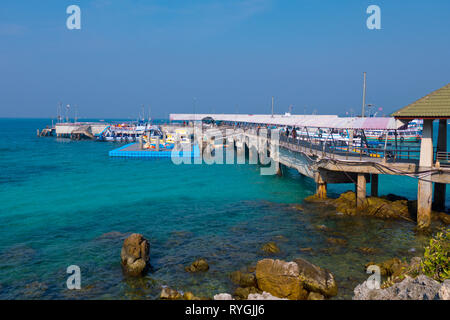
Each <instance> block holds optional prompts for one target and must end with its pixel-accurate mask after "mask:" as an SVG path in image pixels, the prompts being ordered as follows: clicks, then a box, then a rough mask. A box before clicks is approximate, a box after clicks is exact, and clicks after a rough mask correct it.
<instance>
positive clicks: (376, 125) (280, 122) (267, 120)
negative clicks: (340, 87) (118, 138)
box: [170, 114, 406, 130]
mask: <svg viewBox="0 0 450 320" xmlns="http://www.w3.org/2000/svg"><path fill="white" fill-rule="evenodd" d="M203 119H214V120H215V121H226V122H240V123H251V124H265V125H266V124H267V125H276V126H291V127H294V126H295V127H311V128H334V129H362V130H397V129H402V127H405V125H406V123H405V122H403V121H401V120H397V119H395V118H388V117H384V118H382V117H377V118H358V117H338V116H336V115H290V116H285V115H273V116H272V115H251V114H249V115H245V114H170V120H172V121H201V120H203Z"/></svg>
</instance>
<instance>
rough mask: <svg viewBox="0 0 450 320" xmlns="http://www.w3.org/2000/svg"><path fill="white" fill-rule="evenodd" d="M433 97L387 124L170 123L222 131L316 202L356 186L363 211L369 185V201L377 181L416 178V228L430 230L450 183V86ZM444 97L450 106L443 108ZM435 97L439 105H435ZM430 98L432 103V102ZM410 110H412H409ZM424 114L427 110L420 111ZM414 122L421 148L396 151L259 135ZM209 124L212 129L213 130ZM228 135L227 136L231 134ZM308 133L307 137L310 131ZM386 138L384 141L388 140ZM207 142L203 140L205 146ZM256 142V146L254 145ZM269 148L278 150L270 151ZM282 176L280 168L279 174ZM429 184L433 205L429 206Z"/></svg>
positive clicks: (264, 119) (259, 118)
mask: <svg viewBox="0 0 450 320" xmlns="http://www.w3.org/2000/svg"><path fill="white" fill-rule="evenodd" d="M440 90H441V91H439V90H438V91H437V92H434V93H432V94H431V95H430V96H431V97H432V99H427V98H422V99H421V100H419V101H418V102H416V103H415V104H412V105H413V106H417V104H419V105H422V110H421V109H420V108H419V109H418V108H411V107H410V106H411V105H410V106H407V107H406V108H404V109H405V110H404V109H402V110H399V111H398V112H396V113H394V114H393V115H394V116H393V117H387V118H339V117H337V116H317V115H313V116H306V115H296V116H289V115H237V114H171V115H170V120H171V121H183V122H187V123H188V124H189V123H190V124H192V125H193V124H194V123H198V122H200V123H205V122H207V123H209V128H214V129H216V130H221V132H222V136H223V137H224V139H227V137H231V136H232V137H233V138H232V139H231V141H227V142H226V143H227V144H228V145H232V146H233V147H236V146H238V144H239V143H242V145H243V146H244V147H245V152H246V153H247V154H249V153H250V152H251V149H252V148H255V147H256V152H258V153H260V152H263V150H275V149H274V147H277V148H278V149H279V151H278V152H270V151H269V152H268V156H269V157H270V158H271V159H272V160H274V161H275V162H276V165H277V166H287V167H290V168H294V169H296V170H297V171H298V172H299V173H301V174H302V175H305V176H308V177H310V178H312V179H314V181H315V182H316V185H317V191H316V194H317V196H318V197H319V198H326V194H327V184H329V183H354V184H355V190H356V198H357V199H356V203H357V206H362V204H363V203H364V201H365V199H366V196H367V187H366V185H367V183H368V182H371V195H372V196H377V195H378V192H379V189H380V186H379V185H378V181H379V179H378V175H380V174H388V175H404V176H409V177H413V178H416V179H417V181H418V193H417V198H418V216H417V224H418V227H419V228H428V227H429V226H430V223H431V209H432V205H434V206H435V207H436V208H439V209H441V210H442V209H444V207H445V191H446V185H447V184H448V183H450V161H448V160H449V159H450V157H449V153H448V152H447V150H446V146H447V130H446V129H447V119H449V118H450V85H447V86H446V87H444V88H442V89H440ZM442 96H444V97H448V100H446V101H444V102H442ZM439 97H440V98H441V99H439ZM433 98H434V99H433ZM411 109H412V110H411ZM423 109H425V110H423ZM427 110H431V111H432V112H431V113H430V112H428V113H427ZM412 119H424V129H423V137H422V140H421V144H420V147H417V148H416V149H413V148H412V149H411V148H410V147H408V149H407V150H405V148H404V147H402V146H398V145H397V143H396V144H395V145H394V146H391V147H387V143H386V144H385V145H384V148H379V147H371V146H369V145H362V144H361V145H360V146H352V145H351V143H349V145H348V146H347V147H346V148H338V147H336V143H335V142H333V141H326V140H325V141H324V140H323V139H316V138H314V137H312V136H310V135H307V136H306V137H302V139H299V138H298V137H292V136H286V135H280V137H279V139H278V140H276V141H275V140H274V139H272V138H271V137H269V136H265V137H264V136H262V137H261V135H260V134H259V132H260V130H261V129H266V128H278V129H279V128H291V130H292V129H293V128H295V129H301V130H304V131H305V132H306V133H308V132H310V131H311V129H313V128H315V129H318V128H321V129H328V130H330V131H333V130H344V129H345V130H349V131H350V132H352V135H353V132H360V133H361V134H362V135H364V131H365V130H383V131H385V132H388V131H394V132H395V133H396V134H395V136H397V130H399V129H401V128H403V127H404V126H405V124H407V123H408V121H410V120H412ZM435 119H438V120H439V121H440V124H439V135H438V148H437V150H435V149H434V148H433V139H432V137H433V127H432V124H433V120H435ZM211 123H212V125H211ZM230 130H231V131H230ZM308 130H309V131H308ZM386 136H387V135H386ZM205 138H206V139H208V137H201V140H202V141H204V140H205ZM255 141H256V143H255ZM273 144H276V146H274V145H273ZM402 148H403V149H402ZM279 171H280V172H281V167H280V168H279ZM433 184H434V186H435V188H434V203H433V201H432V200H433V198H432V195H433Z"/></svg>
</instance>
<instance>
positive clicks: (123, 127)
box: [97, 123, 148, 142]
mask: <svg viewBox="0 0 450 320" xmlns="http://www.w3.org/2000/svg"><path fill="white" fill-rule="evenodd" d="M146 130H148V124H143V123H137V124H127V123H121V124H116V125H110V126H107V127H106V128H105V129H104V130H103V131H102V132H101V133H100V134H98V136H97V140H98V141H111V142H134V141H137V139H138V138H139V137H140V136H142V135H143V134H144V133H145V131H146Z"/></svg>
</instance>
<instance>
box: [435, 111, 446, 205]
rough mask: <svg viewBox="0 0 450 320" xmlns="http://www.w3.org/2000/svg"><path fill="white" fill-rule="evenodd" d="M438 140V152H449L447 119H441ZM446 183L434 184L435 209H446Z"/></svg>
mask: <svg viewBox="0 0 450 320" xmlns="http://www.w3.org/2000/svg"><path fill="white" fill-rule="evenodd" d="M438 130H439V131H438V142H437V152H447V120H446V119H441V120H439V129H438ZM446 188H447V187H446V184H445V183H435V184H434V201H433V207H434V209H435V210H439V211H441V210H442V211H444V210H445V192H446Z"/></svg>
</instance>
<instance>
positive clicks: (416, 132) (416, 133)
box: [365, 120, 423, 143]
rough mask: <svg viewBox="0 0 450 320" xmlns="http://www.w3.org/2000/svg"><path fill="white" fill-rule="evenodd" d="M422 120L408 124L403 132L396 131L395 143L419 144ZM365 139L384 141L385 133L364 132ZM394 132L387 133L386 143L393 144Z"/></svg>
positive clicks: (381, 131)
mask: <svg viewBox="0 0 450 320" xmlns="http://www.w3.org/2000/svg"><path fill="white" fill-rule="evenodd" d="M422 130H423V120H413V121H411V122H410V123H408V127H407V128H406V129H404V130H397V142H400V143H403V142H420V140H421V138H422ZM365 134H366V138H367V140H368V141H379V142H382V141H386V131H383V130H366V131H365ZM395 140H396V135H395V131H389V132H388V134H387V141H388V142H389V143H392V142H395Z"/></svg>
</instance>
